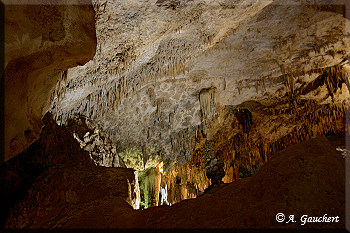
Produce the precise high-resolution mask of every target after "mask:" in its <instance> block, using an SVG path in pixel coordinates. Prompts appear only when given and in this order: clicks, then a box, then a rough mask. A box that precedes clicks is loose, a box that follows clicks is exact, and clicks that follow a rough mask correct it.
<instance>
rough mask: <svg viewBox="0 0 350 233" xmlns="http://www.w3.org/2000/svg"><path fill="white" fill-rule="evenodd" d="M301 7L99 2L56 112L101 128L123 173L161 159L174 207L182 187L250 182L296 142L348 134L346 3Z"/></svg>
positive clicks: (254, 3)
mask: <svg viewBox="0 0 350 233" xmlns="http://www.w3.org/2000/svg"><path fill="white" fill-rule="evenodd" d="M305 3H307V1H306V2H305V1H293V0H288V1H278V0H276V1H267V0H260V1H229V0H225V1H211V0H207V1H128V2H125V1H97V0H96V1H94V7H95V10H96V12H97V13H96V15H97V17H96V31H97V52H96V56H95V57H94V59H93V60H91V61H89V62H88V63H87V64H85V65H84V66H79V67H75V68H73V69H69V70H68V75H67V77H65V79H64V80H62V82H61V83H60V84H59V85H58V86H57V89H56V95H55V96H53V102H52V106H51V112H52V113H53V115H54V116H55V119H56V120H57V122H58V123H60V124H67V122H68V120H69V119H71V118H74V117H75V116H76V115H83V116H85V117H87V118H88V119H90V120H91V121H92V122H98V124H99V127H100V128H99V130H100V131H101V132H104V134H105V135H106V137H108V138H109V140H110V144H111V145H113V146H115V148H116V153H117V154H118V155H120V156H121V157H122V159H123V160H124V161H127V160H128V162H126V166H127V167H133V168H135V169H137V170H143V169H144V168H146V164H147V161H149V164H152V165H153V167H157V166H158V164H159V163H160V162H163V163H164V172H165V173H164V175H163V176H162V180H163V181H162V182H161V183H162V184H163V186H162V188H164V187H165V186H164V185H165V184H167V187H168V188H169V193H174V192H175V193H178V194H177V195H175V196H177V197H175V196H174V197H173V198H169V199H170V200H175V199H179V198H180V199H182V198H181V197H182V196H184V195H182V194H181V195H180V194H179V193H181V192H182V191H181V192H180V191H172V189H177V188H175V187H177V185H179V184H181V185H183V186H181V187H182V189H183V187H187V186H188V187H192V186H194V187H196V188H195V189H196V191H195V192H194V193H196V195H197V194H198V193H201V192H203V191H204V189H205V188H207V187H208V186H209V185H210V184H219V183H221V182H233V181H236V180H238V179H239V178H242V177H246V176H250V175H251V174H254V173H255V172H256V171H257V170H258V169H259V168H260V167H261V166H262V164H263V163H265V162H266V161H268V160H269V156H271V155H272V154H274V153H275V152H276V151H279V150H281V149H283V148H286V146H288V145H291V144H295V143H299V142H301V141H303V140H305V139H308V138H314V137H316V136H318V135H322V134H325V133H328V132H335V133H337V132H344V131H345V124H344V120H343V119H344V117H345V112H346V111H347V109H348V106H349V99H350V98H349V97H350V94H349V88H350V84H349V67H350V66H349V64H348V60H347V57H348V56H349V52H350V51H349V49H348V48H349V29H348V24H349V21H348V20H347V19H345V18H344V15H342V14H341V13H344V12H343V11H342V10H341V9H344V8H341V5H339V6H334V7H333V5H329V7H327V5H323V6H322V5H319V4H316V5H310V4H305ZM343 6H344V5H343ZM339 7H340V8H339ZM90 130H92V131H94V130H95V129H94V128H91V129H90ZM104 145H105V146H106V147H110V146H109V145H108V146H107V144H104ZM105 156H106V153H103V152H102V153H100V154H99V157H100V158H104V157H105ZM97 157H98V154H97ZM159 158H160V159H159ZM141 160H142V161H141ZM157 163H158V164H157ZM149 167H152V166H149ZM176 182H177V183H176ZM155 183H158V182H156V181H155V180H154V184H155ZM199 187H201V188H199ZM178 188H179V187H178ZM157 189H158V188H157ZM185 189H186V192H190V191H189V188H185ZM186 192H185V191H183V192H182V193H186ZM156 195H157V194H156ZM196 195H194V196H196ZM185 196H187V194H186V195H185ZM188 196H191V197H194V196H193V195H192V194H191V195H188ZM154 198H156V197H154ZM171 202H172V201H171ZM172 203H174V202H172Z"/></svg>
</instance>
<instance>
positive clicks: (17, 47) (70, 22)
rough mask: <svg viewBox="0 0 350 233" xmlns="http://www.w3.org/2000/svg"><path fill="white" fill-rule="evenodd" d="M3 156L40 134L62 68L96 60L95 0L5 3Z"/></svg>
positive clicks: (20, 149)
mask: <svg viewBox="0 0 350 233" xmlns="http://www.w3.org/2000/svg"><path fill="white" fill-rule="evenodd" d="M4 5H5V22H4V28H5V46H4V47H5V74H4V86H5V88H4V93H5V94H4V96H5V109H4V112H5V114H4V115H5V129H4V131H5V138H4V139H5V140H4V141H5V143H4V144H5V156H4V159H5V160H8V159H10V158H12V157H14V156H15V155H17V154H18V153H19V152H21V151H23V150H24V149H25V148H26V147H27V146H28V145H30V143H32V142H33V141H34V140H35V139H36V138H37V137H38V135H39V133H40V130H41V127H42V125H43V123H42V122H41V118H42V117H43V116H44V114H45V113H46V112H47V110H48V109H49V106H50V96H51V95H52V93H53V92H54V89H55V85H56V84H57V82H58V81H59V80H60V79H61V78H62V76H64V72H65V71H66V70H67V69H68V68H70V67H74V66H76V65H78V64H84V63H86V62H87V61H89V60H90V59H92V58H93V56H94V54H95V48H96V33H95V12H94V9H93V7H92V4H91V1H86V0H83V1H81V0H79V1H78V0H77V1H56V2H54V3H53V2H52V1H46V0H42V1H41V0H40V1H39V0H38V1H24V0H23V1H22V0H18V1H4Z"/></svg>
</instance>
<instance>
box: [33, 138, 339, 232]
mask: <svg viewBox="0 0 350 233" xmlns="http://www.w3.org/2000/svg"><path fill="white" fill-rule="evenodd" d="M344 143H345V138H344V136H327V137H326V136H321V137H318V138H316V139H312V140H308V141H305V142H302V143H300V144H297V145H293V146H290V147H288V148H287V149H285V150H283V151H280V152H279V153H277V154H275V156H273V157H272V158H271V160H270V161H268V162H267V163H266V164H265V165H264V166H263V167H261V169H260V170H259V171H258V172H257V173H256V174H255V175H253V176H251V177H248V178H244V179H241V180H239V181H237V182H235V183H231V184H228V185H225V186H224V187H222V188H220V189H219V190H217V191H216V192H214V193H206V194H204V195H202V196H200V197H198V198H196V199H190V200H185V201H181V202H179V203H177V204H174V205H172V206H171V207H170V206H160V207H152V208H149V209H147V210H134V209H132V208H131V206H130V205H128V204H127V203H126V202H125V201H124V200H123V199H122V198H120V197H118V196H116V197H115V196H106V197H101V195H98V196H99V198H98V199H96V200H93V201H90V202H88V203H85V204H80V205H72V206H71V207H70V209H57V212H56V214H54V215H55V217H54V218H52V219H48V218H47V217H42V218H37V219H35V221H34V223H33V224H32V225H31V226H30V227H31V228H47V227H54V226H56V227H62V228H69V229H71V228H251V227H253V228H344V226H345V189H344V186H345V159H344V158H343V156H342V155H341V153H339V152H337V151H336V150H335V148H336V147H337V146H339V145H344ZM77 171H78V170H77ZM81 174H82V173H81ZM76 188H77V189H79V187H78V186H76ZM90 192H91V193H99V192H105V190H98V189H94V190H90ZM86 195H91V194H90V193H86ZM277 213H284V214H285V216H286V220H287V219H288V216H289V215H295V220H296V222H295V223H290V224H283V223H278V222H277V221H276V214H277ZM324 214H327V216H339V220H340V221H339V222H337V223H306V224H305V225H303V226H302V225H301V221H300V218H301V216H302V215H308V216H323V215H324ZM51 216H52V217H53V215H51Z"/></svg>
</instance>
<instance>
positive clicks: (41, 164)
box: [0, 115, 139, 228]
mask: <svg viewBox="0 0 350 233" xmlns="http://www.w3.org/2000/svg"><path fill="white" fill-rule="evenodd" d="M44 122H45V127H44V128H43V130H42V133H41V136H40V138H39V139H38V140H37V141H35V142H34V143H33V144H32V145H31V146H30V147H29V148H28V149H27V150H25V151H24V152H23V153H21V154H19V155H18V156H16V157H15V158H12V159H10V160H8V161H7V162H5V163H3V164H1V166H0V174H1V182H0V190H1V192H0V200H1V202H0V207H1V208H0V209H1V216H0V219H1V226H2V225H3V224H5V227H7V228H27V227H48V226H47V225H42V224H43V223H45V224H49V225H50V226H49V227H60V226H61V223H60V222H62V224H63V225H65V223H63V222H66V221H68V219H62V220H60V222H52V221H51V220H52V219H54V218H57V217H58V218H61V217H62V216H70V215H75V216H79V215H82V216H83V215H84V212H85V211H86V210H87V209H89V208H94V207H95V206H100V205H101V204H103V203H109V202H114V201H116V202H118V203H121V202H125V203H128V204H127V205H128V208H131V209H132V207H134V208H135V207H136V203H137V201H138V199H139V194H138V182H137V179H135V173H134V171H133V170H132V169H127V168H118V169H117V168H105V167H97V166H95V165H94V164H93V162H92V161H91V159H90V157H89V154H88V153H87V152H86V151H84V150H82V149H81V148H80V146H79V143H78V142H77V141H76V140H75V139H74V138H73V136H72V135H71V133H70V132H69V131H68V130H67V129H65V128H63V127H59V126H57V125H56V123H55V122H53V121H52V120H51V116H50V115H46V116H45V119H44ZM82 206H84V207H83V208H84V209H85V211H80V209H81V207H82ZM118 206H120V204H118Z"/></svg>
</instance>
